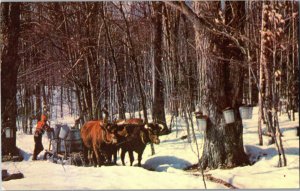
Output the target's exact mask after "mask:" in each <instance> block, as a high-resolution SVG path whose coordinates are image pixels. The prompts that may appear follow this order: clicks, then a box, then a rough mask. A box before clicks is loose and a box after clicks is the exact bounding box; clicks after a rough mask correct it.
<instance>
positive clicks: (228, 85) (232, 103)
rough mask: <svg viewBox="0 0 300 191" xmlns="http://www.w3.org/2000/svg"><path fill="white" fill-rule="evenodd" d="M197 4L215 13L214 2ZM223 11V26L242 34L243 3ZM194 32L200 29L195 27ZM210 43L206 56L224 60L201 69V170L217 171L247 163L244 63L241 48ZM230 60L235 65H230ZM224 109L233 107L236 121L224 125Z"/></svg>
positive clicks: (226, 41)
mask: <svg viewBox="0 0 300 191" xmlns="http://www.w3.org/2000/svg"><path fill="white" fill-rule="evenodd" d="M198 3H199V4H198ZM197 4H198V6H196V7H197V8H198V10H197V11H198V12H201V11H204V10H209V11H211V12H213V11H216V12H217V11H218V9H214V8H216V7H218V4H217V3H216V2H210V3H209V4H208V7H205V5H207V4H204V3H203V2H197ZM225 10H226V12H225V24H226V23H229V21H230V23H229V25H230V26H232V27H236V26H239V28H237V29H238V30H240V31H241V32H243V22H244V21H243V18H244V17H243V16H244V2H226V9H225ZM188 18H189V17H188ZM195 29H196V30H199V28H197V26H195ZM209 40H210V47H206V49H205V51H206V53H207V54H208V55H210V56H214V55H218V54H219V55H218V56H219V57H221V58H225V59H222V60H213V59H212V57H211V58H210V60H209V64H206V65H205V67H204V68H203V70H204V74H205V75H204V77H203V78H205V79H204V81H205V83H204V90H205V94H204V95H202V100H203V104H202V112H203V114H204V115H207V116H208V117H209V118H208V121H207V129H206V132H205V134H204V140H205V142H204V149H203V154H202V158H201V166H202V168H203V169H206V168H209V169H216V168H232V167H236V166H242V165H247V164H249V160H248V157H247V155H246V154H245V152H244V147H243V125H242V120H241V118H240V115H239V110H238V108H239V106H240V105H241V104H242V85H243V76H244V73H243V70H242V69H241V67H239V64H237V62H238V63H244V56H245V55H243V54H242V52H241V49H240V48H238V47H236V46H234V45H233V43H232V42H231V41H230V40H229V39H227V38H224V37H223V36H215V35H213V34H209ZM198 42H199V39H198ZM197 47H199V46H197ZM198 51H200V50H198ZM202 51H203V50H202ZM230 60H234V61H237V62H235V63H233V62H231V61H230ZM200 64H201V63H200ZM216 76H219V78H216ZM227 107H231V108H233V110H234V113H235V122H234V123H232V124H227V125H226V124H225V122H224V119H223V114H222V111H223V110H224V109H226V108H227ZM220 140H222V141H220Z"/></svg>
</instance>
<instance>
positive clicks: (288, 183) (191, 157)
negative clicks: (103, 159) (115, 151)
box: [2, 108, 299, 190]
mask: <svg viewBox="0 0 300 191" xmlns="http://www.w3.org/2000/svg"><path fill="white" fill-rule="evenodd" d="M74 118H75V117H72V116H69V115H66V117H65V118H63V119H59V120H55V121H52V122H51V124H52V125H53V124H54V123H57V122H61V123H67V124H69V125H72V123H74ZM279 119H280V127H281V130H282V133H283V137H282V139H283V145H284V148H285V152H286V157H287V164H288V165H287V166H286V167H282V168H278V167H277V163H278V155H277V150H276V147H275V145H274V144H273V145H269V146H259V145H258V135H257V108H254V111H253V118H252V119H251V120H244V121H243V125H244V135H243V138H244V147H245V151H246V153H247V154H248V155H249V157H250V159H251V160H252V161H257V162H256V163H255V164H254V165H252V166H245V167H237V168H233V169H226V170H221V169H217V170H210V171H206V172H205V174H211V175H212V176H213V177H216V178H219V179H222V180H224V181H226V182H229V183H230V184H232V185H233V186H235V187H237V188H241V189H242V188H299V137H297V136H296V129H295V127H296V126H299V119H298V115H297V118H296V121H289V120H288V118H287V115H286V114H285V115H282V116H280V117H279ZM167 121H168V124H169V122H170V116H167ZM194 122H195V121H194ZM177 128H178V132H175V130H176V128H175V127H174V128H173V130H174V132H173V133H171V134H169V135H165V136H161V137H160V139H161V143H160V145H155V151H156V154H155V155H154V156H151V149H150V146H149V145H148V146H147V147H146V149H145V152H144V155H143V160H142V165H143V167H144V168H140V167H137V166H133V167H130V166H129V157H128V155H126V165H127V166H102V167H101V168H94V167H76V166H71V165H62V164H54V163H51V162H50V161H42V160H40V161H32V160H31V158H32V152H33V145H34V143H33V136H32V135H26V134H23V133H22V132H21V131H20V132H18V133H17V134H18V137H17V146H18V147H19V148H20V149H21V150H22V153H23V156H24V161H22V162H5V163H2V169H7V170H8V172H9V173H16V172H19V171H20V172H22V173H23V174H24V176H25V178H24V179H19V180H11V181H7V182H2V190H3V189H7V190H11V189H13V190H18V189H21V190H36V189H38V190H44V189H50V190H55V189H58V190H62V189H64V190H77V189H204V184H203V181H202V177H201V176H195V174H196V175H198V174H199V172H187V171H183V170H182V169H184V168H186V167H188V166H190V165H192V164H195V163H197V161H198V158H197V149H196V144H195V143H194V142H192V143H188V142H187V140H186V139H184V140H182V139H180V138H181V137H182V136H183V135H186V130H185V122H184V120H178V127H177ZM195 128H196V134H197V142H198V144H199V152H200V154H201V152H202V145H203V139H202V137H203V136H202V135H203V134H202V133H203V132H201V131H199V130H197V127H196V122H195ZM264 140H266V141H267V137H265V136H264ZM43 144H44V147H45V148H47V147H48V140H47V138H46V135H44V137H43ZM42 157H43V152H42V153H41V154H40V155H39V158H40V159H41V158H42ZM135 159H137V155H136V154H135ZM117 163H118V164H119V165H121V161H120V159H119V158H118V161H117ZM136 164H137V160H135V161H134V165H136ZM146 169H151V171H149V170H146ZM153 170H155V171H153ZM206 184H207V188H208V189H226V188H227V187H225V186H224V185H222V184H219V183H214V182H210V181H206Z"/></svg>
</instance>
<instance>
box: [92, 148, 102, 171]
mask: <svg viewBox="0 0 300 191" xmlns="http://www.w3.org/2000/svg"><path fill="white" fill-rule="evenodd" d="M93 148H94V155H95V158H96V160H95V159H94V162H95V164H94V166H95V167H97V165H99V167H101V159H100V152H99V149H98V147H97V146H96V145H94V146H93Z"/></svg>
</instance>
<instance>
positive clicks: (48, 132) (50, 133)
mask: <svg viewBox="0 0 300 191" xmlns="http://www.w3.org/2000/svg"><path fill="white" fill-rule="evenodd" d="M47 137H48V139H50V140H52V139H54V134H53V132H52V131H47Z"/></svg>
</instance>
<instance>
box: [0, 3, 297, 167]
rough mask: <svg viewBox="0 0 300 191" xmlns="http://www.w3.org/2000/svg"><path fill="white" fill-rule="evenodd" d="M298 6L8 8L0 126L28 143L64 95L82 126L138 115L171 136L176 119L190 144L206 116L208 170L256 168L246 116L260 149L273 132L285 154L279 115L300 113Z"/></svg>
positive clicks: (6, 5) (9, 5)
mask: <svg viewBox="0 0 300 191" xmlns="http://www.w3.org/2000/svg"><path fill="white" fill-rule="evenodd" d="M298 6H299V5H298V2H297V1H274V2H273V1H272V2H269V1H263V2H261V1H246V2H245V1H220V2H219V1H210V2H204V1H195V2H190V1H189V2H184V1H183V2H154V1H153V2H59V3H57V2H56V3H45V2H44V3H31V2H26V3H1V14H2V15H1V19H2V20H1V44H2V45H1V118H2V127H10V128H12V129H14V135H15V136H14V137H16V134H15V133H16V130H17V129H16V120H17V119H18V120H20V121H21V126H22V128H23V131H24V132H26V133H32V121H33V120H36V119H39V118H40V115H41V114H42V113H47V114H48V115H51V112H50V111H51V107H52V106H53V104H54V103H56V104H57V100H54V99H53V97H54V93H56V94H58V93H59V94H60V95H61V96H60V97H61V100H60V102H59V103H60V104H61V107H62V103H63V101H64V102H67V103H68V104H69V106H70V108H71V112H73V113H76V114H77V115H78V116H80V124H83V123H84V122H85V121H88V120H92V119H99V118H101V117H102V115H101V110H102V109H103V108H104V107H107V109H108V111H109V114H110V120H111V121H112V120H114V119H117V118H118V119H124V118H125V113H130V115H131V116H132V117H133V116H134V115H135V112H138V111H139V116H135V117H141V118H143V119H144V120H145V121H146V122H148V120H150V119H149V116H152V120H153V121H155V122H159V123H163V124H164V125H165V129H164V131H163V132H162V133H163V134H166V133H168V132H170V131H172V130H174V129H172V123H171V124H167V123H166V117H165V115H166V113H170V114H172V116H173V117H172V118H176V117H178V116H183V117H184V118H185V119H186V121H187V134H188V139H189V140H190V141H192V140H193V136H192V131H193V130H194V127H193V126H192V123H191V121H192V120H191V119H192V117H194V115H193V114H194V112H195V110H196V109H199V110H200V111H201V112H202V113H203V114H204V115H206V116H208V118H209V121H208V128H207V130H206V134H205V136H206V138H205V144H204V151H203V156H202V159H201V164H202V167H203V168H207V167H208V168H219V167H234V166H239V165H244V164H248V163H249V161H248V159H247V157H246V155H245V153H244V149H243V138H242V132H243V128H242V122H241V117H240V116H239V112H238V111H239V107H240V106H241V105H252V106H254V105H258V106H259V115H260V118H259V121H258V143H259V144H260V145H262V144H263V141H262V130H261V125H262V123H266V124H267V127H268V131H269V133H270V134H271V135H273V142H274V143H276V144H278V152H279V153H281V154H284V153H282V152H283V150H282V149H280V148H282V147H281V146H280V142H281V140H280V134H279V133H278V132H279V128H280V127H279V124H278V115H280V114H281V113H282V112H287V113H288V115H289V118H290V119H291V120H295V112H297V111H299V55H298V49H299V46H298V39H299V33H298V31H299V9H298ZM283 106H285V107H283ZM228 107H230V108H233V109H234V111H235V114H236V117H237V119H238V120H236V122H235V123H233V124H230V125H225V124H224V120H223V115H222V111H223V110H224V109H226V108H228ZM283 108H285V109H284V110H283ZM60 115H61V116H63V115H64V114H63V113H61V114H60ZM50 117H51V116H50ZM188 124H190V125H188ZM227 126H230V128H228V127H227ZM221 127H227V128H221ZM2 129H3V128H2ZM220 140H222V141H220ZM211 145H214V146H213V147H211ZM14 147H15V143H14ZM225 156H226V157H225ZM283 163H284V159H283ZM283 165H284V164H283Z"/></svg>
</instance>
